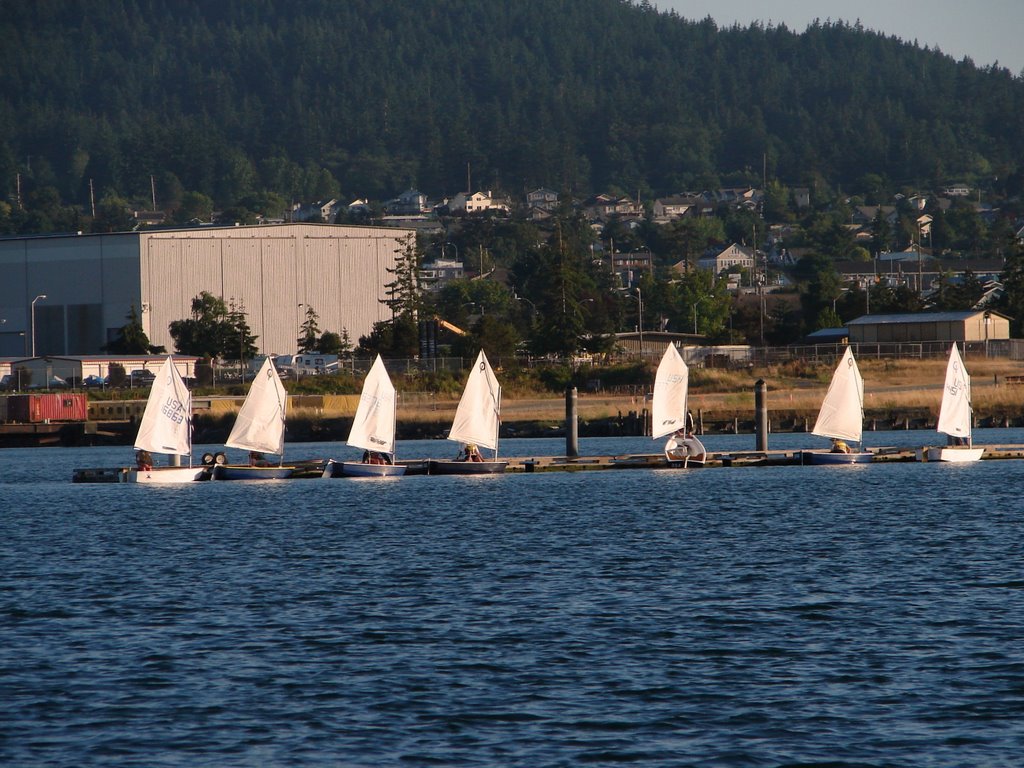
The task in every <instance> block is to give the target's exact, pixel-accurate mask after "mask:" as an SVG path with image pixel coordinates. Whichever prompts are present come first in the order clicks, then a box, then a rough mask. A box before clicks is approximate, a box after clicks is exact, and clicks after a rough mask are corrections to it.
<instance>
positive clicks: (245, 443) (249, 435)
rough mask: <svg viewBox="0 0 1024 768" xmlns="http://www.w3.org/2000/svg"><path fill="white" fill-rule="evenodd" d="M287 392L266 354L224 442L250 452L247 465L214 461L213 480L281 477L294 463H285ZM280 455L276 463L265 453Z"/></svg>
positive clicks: (230, 446)
mask: <svg viewBox="0 0 1024 768" xmlns="http://www.w3.org/2000/svg"><path fill="white" fill-rule="evenodd" d="M287 408H288V395H287V394H286V393H285V391H284V385H283V384H282V383H281V377H280V376H278V375H277V369H276V368H274V364H273V362H272V361H271V359H270V358H269V357H268V358H267V359H266V360H264V361H263V365H262V366H261V367H260V370H259V373H257V374H256V378H255V379H253V382H252V385H251V386H250V387H249V393H248V394H247V395H246V396H245V402H244V403H243V404H242V408H241V410H239V412H238V416H237V418H236V419H235V424H234V426H233V427H232V428H231V434H229V435H228V439H227V441H225V443H224V445H226V446H227V447H228V448H238V449H240V450H243V451H249V464H248V465H244V464H243V465H232V464H214V467H213V477H214V479H215V480H284V479H286V478H289V477H291V476H292V475H293V474H294V473H295V466H286V465H285V463H284V425H285V414H286V411H287ZM268 453H269V454H273V455H276V456H278V457H279V459H278V463H277V465H276V466H275V465H274V464H273V463H271V462H269V461H266V460H265V459H264V458H263V456H264V454H268Z"/></svg>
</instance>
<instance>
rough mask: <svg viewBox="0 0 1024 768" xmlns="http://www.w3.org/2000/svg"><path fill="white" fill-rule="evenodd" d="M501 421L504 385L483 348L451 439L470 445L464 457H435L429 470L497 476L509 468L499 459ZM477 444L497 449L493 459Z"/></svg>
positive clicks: (459, 410)
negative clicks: (502, 386) (481, 454)
mask: <svg viewBox="0 0 1024 768" xmlns="http://www.w3.org/2000/svg"><path fill="white" fill-rule="evenodd" d="M500 422H501V385H500V384H498V379H497V378H495V376H494V371H493V370H491V364H490V363H489V362H487V355H485V354H484V352H483V350H480V354H479V355H477V358H476V362H475V363H473V368H472V370H471V371H470V372H469V378H468V379H467V380H466V388H465V390H463V392H462V399H461V400H459V407H458V408H456V409H455V419H454V421H453V422H452V428H451V429H450V430H449V432H448V439H449V440H453V441H455V442H457V443H464V444H465V445H466V454H465V458H466V459H467V460H463V459H461V458H460V459H456V460H454V461H439V460H436V459H431V460H430V464H429V468H428V472H429V473H430V474H432V475H494V474H500V473H502V472H504V471H505V467H506V466H508V462H507V461H498V426H499V424H500ZM477 446H482V447H484V448H490V449H491V450H492V451H494V458H493V459H492V460H491V461H486V460H483V457H482V456H480V454H479V453H478V452H477V448H476V447H477Z"/></svg>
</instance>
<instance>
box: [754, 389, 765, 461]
mask: <svg viewBox="0 0 1024 768" xmlns="http://www.w3.org/2000/svg"><path fill="white" fill-rule="evenodd" d="M754 424H755V428H756V432H757V444H756V447H757V450H759V451H767V450H768V385H767V384H766V383H765V381H764V379H758V380H757V383H756V384H755V385H754Z"/></svg>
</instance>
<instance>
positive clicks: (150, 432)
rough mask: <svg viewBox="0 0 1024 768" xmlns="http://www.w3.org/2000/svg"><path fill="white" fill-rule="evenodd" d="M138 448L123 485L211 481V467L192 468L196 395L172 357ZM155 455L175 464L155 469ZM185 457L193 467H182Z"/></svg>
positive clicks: (152, 393)
mask: <svg viewBox="0 0 1024 768" xmlns="http://www.w3.org/2000/svg"><path fill="white" fill-rule="evenodd" d="M134 447H135V451H136V453H135V466H134V467H128V468H126V469H125V470H124V471H123V472H121V473H120V475H119V478H120V480H121V481H122V482H126V483H161V484H167V483H190V482H194V481H196V480H206V479H209V467H203V466H199V467H194V466H192V393H191V392H189V390H188V387H187V386H185V382H184V380H183V379H182V378H181V374H179V373H178V369H177V368H176V367H175V365H174V361H173V360H172V359H171V358H170V357H168V358H167V359H166V360H165V361H164V364H163V365H162V366H161V367H160V371H159V372H158V373H157V375H156V378H155V379H153V386H152V387H151V388H150V390H149V398H148V399H147V400H146V409H145V411H144V412H143V414H142V421H141V423H140V424H139V433H138V435H136V437H135V446H134ZM153 454H167V455H168V456H171V457H172V462H173V463H171V464H169V465H168V466H155V465H154V464H153V458H152V457H153ZM183 457H187V458H188V463H189V466H187V467H182V466H180V465H179V464H178V462H180V461H181V459H182V458H183ZM76 477H78V475H77V473H76ZM78 482H82V481H81V480H78ZM99 482H104V480H99Z"/></svg>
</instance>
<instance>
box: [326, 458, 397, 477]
mask: <svg viewBox="0 0 1024 768" xmlns="http://www.w3.org/2000/svg"><path fill="white" fill-rule="evenodd" d="M331 470H332V471H331V477H401V476H402V475H404V474H405V467H404V466H403V465H401V464H363V463H362V462H358V461H343V462H335V463H334V464H332V465H331Z"/></svg>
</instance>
